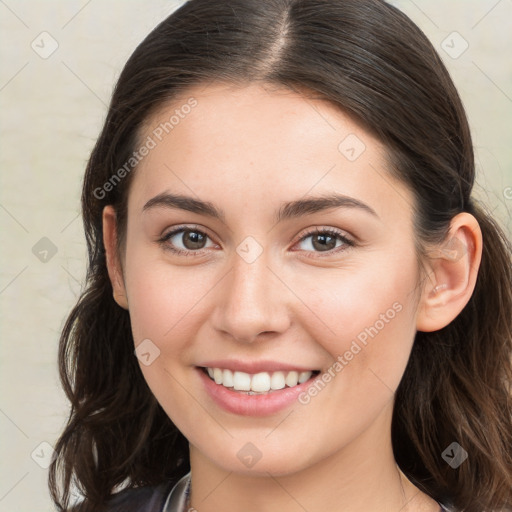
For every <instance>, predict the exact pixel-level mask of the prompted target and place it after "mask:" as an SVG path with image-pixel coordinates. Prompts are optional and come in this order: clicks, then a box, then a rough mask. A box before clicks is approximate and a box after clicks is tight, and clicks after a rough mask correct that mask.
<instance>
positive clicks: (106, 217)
mask: <svg viewBox="0 0 512 512" xmlns="http://www.w3.org/2000/svg"><path fill="white" fill-rule="evenodd" d="M103 244H104V246H105V253H106V259H107V270H108V276H109V278H110V282H111V284H112V289H113V296H114V300H115V301H116V302H117V304H118V305H119V306H121V307H122V308H124V309H128V300H127V298H126V290H125V286H124V278H123V271H122V267H121V262H120V261H119V255H118V253H117V220H116V211H115V209H114V207H113V206H112V205H107V206H105V208H104V209H103Z"/></svg>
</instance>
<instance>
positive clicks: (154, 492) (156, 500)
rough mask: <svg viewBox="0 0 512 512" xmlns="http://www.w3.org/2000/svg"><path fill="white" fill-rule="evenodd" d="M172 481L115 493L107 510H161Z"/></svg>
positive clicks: (118, 511)
mask: <svg viewBox="0 0 512 512" xmlns="http://www.w3.org/2000/svg"><path fill="white" fill-rule="evenodd" d="M172 487H173V486H172V483H169V482H165V483H162V484H160V485H157V486H147V487H134V488H129V489H123V490H122V491H120V492H118V493H116V494H113V495H112V497H111V498H110V500H109V501H108V503H107V508H106V512H161V511H162V509H163V506H164V503H165V500H166V499H167V496H168V494H169V493H170V492H171V490H172Z"/></svg>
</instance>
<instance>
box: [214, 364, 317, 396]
mask: <svg viewBox="0 0 512 512" xmlns="http://www.w3.org/2000/svg"><path fill="white" fill-rule="evenodd" d="M207 371H208V375H209V376H210V378H211V379H212V380H214V381H215V383H216V384H221V385H223V386H224V387H226V388H233V389H234V390H236V391H249V392H255V393H268V392H269V391H270V390H278V389H283V388H284V387H286V386H288V387H293V386H297V384H302V383H303V382H306V381H307V380H309V379H310V378H311V376H312V375H313V372H312V371H307V372H300V373H299V372H296V371H291V372H282V371H278V372H273V373H272V374H270V373H268V372H260V373H256V374H252V375H251V374H249V373H245V372H238V371H236V372H232V371H231V370H225V369H224V370H223V369H221V368H207Z"/></svg>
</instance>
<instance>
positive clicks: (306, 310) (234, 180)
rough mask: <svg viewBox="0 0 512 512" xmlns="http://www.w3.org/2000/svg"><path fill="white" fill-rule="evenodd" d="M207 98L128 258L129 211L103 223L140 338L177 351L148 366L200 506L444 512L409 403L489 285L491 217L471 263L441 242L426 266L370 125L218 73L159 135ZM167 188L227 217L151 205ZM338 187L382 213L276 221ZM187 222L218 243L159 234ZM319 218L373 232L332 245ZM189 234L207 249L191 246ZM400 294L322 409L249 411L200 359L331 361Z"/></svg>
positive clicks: (137, 181) (118, 291) (140, 222)
mask: <svg viewBox="0 0 512 512" xmlns="http://www.w3.org/2000/svg"><path fill="white" fill-rule="evenodd" d="M190 96H193V97H194V98H196V100H197V102H198V104H197V106H196V107H195V108H194V109H193V110H192V111H191V112H190V114H188V115H187V116H186V117H185V118H184V119H182V120H180V122H179V124H177V125H176V126H175V127H174V129H173V130H172V131H171V132H170V133H169V134H168V135H167V136H166V137H164V138H163V140H162V141H161V142H159V144H158V145H157V146H156V147H155V148H154V149H152V150H151V151H150V153H149V155H147V156H146V157H145V158H144V159H143V161H142V162H141V163H140V164H139V166H138V168H137V170H136V173H135V175H134V177H133V182H132V184H131V188H130V193H129V200H128V223H127V232H126V239H125V245H124V248H123V251H122V254H117V253H116V251H115V240H116V236H117V232H116V222H115V212H114V210H113V209H112V207H106V208H105V210H104V216H103V221H104V242H105V247H106V249H107V264H108V269H109V275H110V278H111V281H112V284H113V288H114V297H115V300H116V301H117V302H118V304H119V305H120V306H122V307H124V308H126V309H128V310H129V311H130V317H131V322H132V330H133V336H134V340H135V345H136V346H137V345H139V344H140V343H141V342H142V341H143V340H145V339H150V340H151V342H152V343H153V344H154V345H155V346H156V347H158V349H159V350H160V355H159V356H158V357H157V358H156V359H154V361H153V362H152V364H150V365H149V366H145V365H143V364H141V370H142V372H143V374H144V377H145V379H146V381H147V383H148V385H149V387H150V388H151V390H152V392H153V393H154V394H155V396H156V398H157V399H158V401H159V402H160V404H161V405H162V407H163V408H164V410H165V411H166V412H167V414H168V415H169V417H170V418H171V419H172V421H173V422H174V423H175V424H176V425H177V427H178V428H179V429H180V431H181V432H183V434H184V435H185V436H186V437H187V439H188V440H189V443H190V461H191V469H192V498H191V505H192V506H193V507H194V508H195V509H197V510H198V511H199V512H213V511H218V510H223V511H224V512H231V511H233V512H234V511H239V510H245V511H248V512H252V511H265V512H274V511H283V510H286V511H287V512H295V511H297V512H299V511H303V510H307V511H308V512H317V511H318V512H320V511H322V512H334V511H339V510H344V511H351V512H358V511H361V512H362V511H365V512H368V511H369V510H375V511H377V510H378V511H396V512H398V511H402V512H403V511H437V510H439V507H438V505H437V504H436V503H435V502H434V500H432V499H431V498H429V497H428V496H426V495H425V494H423V493H422V492H420V491H419V489H417V488H416V487H415V486H414V485H413V484H412V483H410V482H409V481H408V480H407V479H406V478H405V476H404V475H402V474H401V473H400V471H399V470H398V468H397V466H396V463H395V460H394V458H393V452H392V448H391V434H390V432H391V418H392V410H393V399H394V392H395V390H396V388H397V386H398V384H399V382H400V379H401V377H402V375H403V372H404V370H405V367H406V364H407V360H408V357H409V354H410V350H411V347H412V343H413V340H414V335H415V332H416V331H417V330H425V331H429V330H430V331H431V330H437V329H440V328H441V327H443V326H445V325H447V324H448V323H449V322H450V321H451V320H452V319H453V318H455V316H457V314H458V313H459V312H460V311H461V310H462V308H463V307H464V305H465V304H466V303H467V301H468V300H469V298H470V296H471V293H472V291H473V289H474V285H475V280H476V273H477V270H478V265H479V262H480V254H481V233H480V230H479V227H478V224H477V222H476V220H475V219H474V218H473V217H472V216H471V215H469V214H465V213H463V214H460V215H458V216H457V217H455V218H454V219H453V221H452V225H451V229H450V233H449V239H450V240H451V241H452V242H453V241H456V245H457V247H458V248H459V249H461V250H460V251H459V252H458V253H457V257H455V258H454V257H453V254H452V256H450V257H448V256H447V255H445V253H444V252H443V250H442V249H443V247H441V246H440V247H434V248H431V251H430V253H429V254H430V255H431V257H430V258H428V259H427V260H425V262H424V263H425V272H422V271H421V270H420V267H419V265H418V261H417V258H416V254H415V250H414V229H413V211H412V205H413V202H414V201H413V195H412V192H411V191H410V190H408V189H407V188H406V187H405V185H403V184H402V183H400V182H398V181H396V180H395V179H394V178H392V177H391V175H390V174H389V173H388V171H387V169H386V160H385V155H386V149H385V147H383V145H382V144H381V143H380V142H379V141H378V140H377V139H375V138H374V137H372V136H371V135H370V134H369V133H368V132H366V131H365V130H364V129H363V128H362V127H361V126H360V125H359V124H357V123H356V122H354V121H353V120H352V119H350V118H349V117H347V116H346V115H344V114H342V113H341V112H340V111H339V110H338V109H336V108H335V107H334V106H333V105H331V104H329V103H327V102H325V101H323V100H320V99H311V98H305V97H304V96H303V95H301V94H299V93H297V92H294V91H290V90H285V89H276V88H271V87H270V86H268V85H267V86H265V85H262V84H248V85H247V86H244V87H242V86H236V87H235V86H233V85H227V84H219V83H216V84H210V85H208V86H207V87H195V88H192V89H190V90H189V91H187V95H186V96H183V98H180V99H179V100H175V101H174V102H173V103H172V105H166V106H165V107H163V108H161V109H160V111H159V112H158V115H156V116H154V117H153V118H152V119H150V120H148V123H147V126H146V129H145V131H144V133H142V135H141V136H142V138H143V139H142V140H144V139H145V138H146V137H147V136H148V135H150V134H151V132H152V130H153V129H154V128H155V127H156V126H158V125H159V124H160V123H161V122H163V121H165V120H166V119H168V118H169V116H170V114H172V112H173V111H174V110H175V109H176V108H179V106H180V105H182V104H184V103H185V102H186V100H187V98H189V97H190ZM349 134H355V135H356V136H357V137H358V138H359V139H360V140H361V141H363V142H364V145H365V146H366V149H365V150H364V152H363V153H362V154H361V155H360V156H359V157H358V158H357V159H355V160H354V161H349V159H347V158H346V156H345V155H344V154H343V153H342V152H341V151H340V150H339V149H338V147H339V145H340V143H341V142H342V141H343V140H344V139H345V138H346V137H347V136H348V135H349ZM164 192H172V193H174V194H184V195H188V196H192V197H194V198H196V199H201V200H204V201H209V202H211V203H213V204H214V205H215V206H216V207H217V208H219V209H222V210H223V211H224V213H225V219H224V220H219V219H213V218H211V217H208V216H206V215H203V214H199V213H192V212H189V211H185V210H180V209H171V208H165V207H154V208H150V209H147V210H145V211H144V210H143V207H144V205H145V204H146V203H147V202H148V201H149V200H150V199H152V198H153V197H155V196H157V195H159V194H162V193H164ZM332 192H337V193H339V194H343V195H346V196H349V197H351V198H355V199H357V200H358V201H360V202H363V203H365V204H366V205H368V206H369V207H370V208H371V209H372V210H373V211H374V212H375V215H372V214H371V213H368V212H367V211H365V210H364V209H363V208H355V207H339V208H331V209H329V210H325V211H321V212H316V213H310V214H308V215H305V216H302V217H297V218H292V219H287V220H283V221H282V222H280V223H277V224H276V223H275V221H274V215H275V213H276V211H277V210H278V209H279V208H280V207H281V206H282V204H283V203H284V202H287V201H292V200H296V199H303V198H304V196H307V197H313V196H319V195H323V194H331V193H332ZM182 224H185V225H186V227H190V228H195V229H199V231H201V232H203V233H205V234H206V235H208V238H207V239H206V240H205V241H204V243H203V245H202V246H200V245H199V246H197V245H196V246H194V245H193V243H191V242H190V241H189V240H188V239H187V238H186V237H184V236H183V233H178V234H177V235H174V237H173V238H172V239H171V240H169V241H167V242H166V243H159V242H158V240H159V239H160V238H161V237H162V236H163V235H165V234H167V233H169V232H170V231H171V230H172V228H173V227H180V226H181V225H182ZM314 228H319V229H320V230H321V229H325V228H330V229H334V230H336V231H339V232H340V234H341V235H343V236H346V237H347V238H348V239H350V240H352V241H353V242H355V244H354V245H353V246H348V245H345V244H343V242H342V241H341V240H337V241H336V239H335V240H331V241H330V242H329V243H332V244H331V245H328V246H327V248H326V249H325V250H329V252H325V251H322V249H321V247H320V248H318V245H313V242H314V241H315V242H316V240H317V238H316V237H315V235H309V236H307V235H308V231H309V230H311V229H314ZM248 236H250V237H252V238H253V239H254V240H255V241H257V243H258V244H259V245H260V246H261V248H262V250H263V252H262V253H261V255H260V256H259V257H258V258H257V259H256V260H255V261H253V262H251V263H248V262H247V261H246V260H244V259H243V258H242V257H241V256H240V255H239V254H238V253H237V251H236V249H237V247H238V246H239V245H240V244H241V243H242V242H243V241H244V240H245V239H246V237H248ZM305 236H307V238H304V237H305ZM172 242H174V244H175V246H176V247H178V248H181V249H183V250H187V249H188V251H189V252H190V253H193V251H194V250H195V251H196V253H197V254H192V255H191V256H184V255H177V254H173V253H172V252H171V251H170V250H169V246H172ZM194 247H199V248H198V249H194ZM201 247H202V248H201ZM339 247H342V248H343V250H341V251H340V250H338V252H336V251H337V249H338V248H339ZM450 247H453V243H452V245H451V246H450ZM436 287H437V288H436ZM393 304H395V305H396V304H399V306H400V307H401V310H400V312H398V313H396V315H395V316H394V318H393V319H391V320H389V321H388V322H387V323H385V326H384V328H382V329H381V330H380V331H379V332H378V334H377V335H376V336H375V337H373V338H370V339H369V341H368V344H367V345H366V346H365V347H364V349H363V350H361V351H360V352H359V353H358V354H357V355H355V356H354V357H353V358H352V359H351V360H350V361H349V362H348V364H347V365H346V366H344V367H343V370H342V371H341V372H339V373H338V374H337V375H336V377H335V378H334V379H332V380H331V381H330V382H329V383H328V384H327V385H326V386H325V388H324V389H323V390H322V391H321V392H320V393H318V395H317V396H315V397H314V398H313V399H311V401H310V402H309V403H308V404H305V405H303V404H300V403H294V404H293V405H292V406H291V407H288V408H286V409H285V410H284V411H281V412H279V413H276V414H273V415H270V416H266V417H247V416H239V415H235V414H232V413H229V412H226V411H224V410H223V409H221V408H219V407H218V406H217V405H216V404H215V403H214V402H212V400H211V399H210V398H209V396H208V394H207V393H206V391H205V390H204V387H203V384H202V382H201V381H200V379H199V378H198V375H197V373H196V370H195V369H194V367H195V365H200V364H201V363H202V362H204V361H207V360H208V359H210V360H212V359H221V358H230V357H238V358H240V359H244V360H260V359H270V360H276V361H286V362H289V363H295V364H297V365H300V366H305V367H309V368H312V369H323V370H327V369H328V368H329V367H330V366H332V364H333V363H334V361H335V360H336V358H337V357H338V356H340V355H343V354H344V353H345V352H346V351H347V350H349V348H350V346H351V343H352V341H353V340H354V339H356V337H357V335H358V334H360V333H361V332H363V331H364V330H365V328H367V327H369V326H373V325H375V324H376V321H377V320H379V318H381V316H380V315H382V314H385V313H386V311H388V310H389V309H390V308H392V307H393ZM249 442H250V443H252V444H253V445H255V446H256V447H257V449H258V450H259V451H260V452H261V455H262V456H261V459H260V460H259V461H258V462H257V463H256V464H255V465H254V466H253V467H251V468H248V467H246V466H244V464H242V463H241V461H240V460H239V458H238V457H237V453H238V452H239V450H240V449H242V447H244V446H245V445H246V443H249Z"/></svg>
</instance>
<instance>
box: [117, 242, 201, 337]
mask: <svg viewBox="0 0 512 512" xmlns="http://www.w3.org/2000/svg"><path fill="white" fill-rule="evenodd" d="M126 276H127V278H126V289H127V295H128V301H129V309H130V317H131V322H132V330H133V334H134V339H135V343H136V344H137V343H138V342H140V340H142V339H145V338H149V339H152V338H154V339H155V340H164V339H169V337H172V338H176V339H180V336H177V334H178V333H179V332H180V331H183V330H184V329H186V326H187V324H189V323H190V322H191V321H193V319H194V318H195V316H196V315H197V313H198V311H199V308H198V306H199V303H200V301H201V298H202V297H203V296H204V294H205V293H206V291H205V290H207V289H208V284H207V283H205V281H204V279H197V272H196V273H194V267H193V266H190V267H181V268H173V267H172V266H171V265H169V264H166V263H165V262H162V261H161V259H160V260H155V258H147V257H145V255H144V252H143V251H140V252H139V253H137V252H136V251H135V252H133V253H132V258H131V259H127V262H126Z"/></svg>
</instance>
